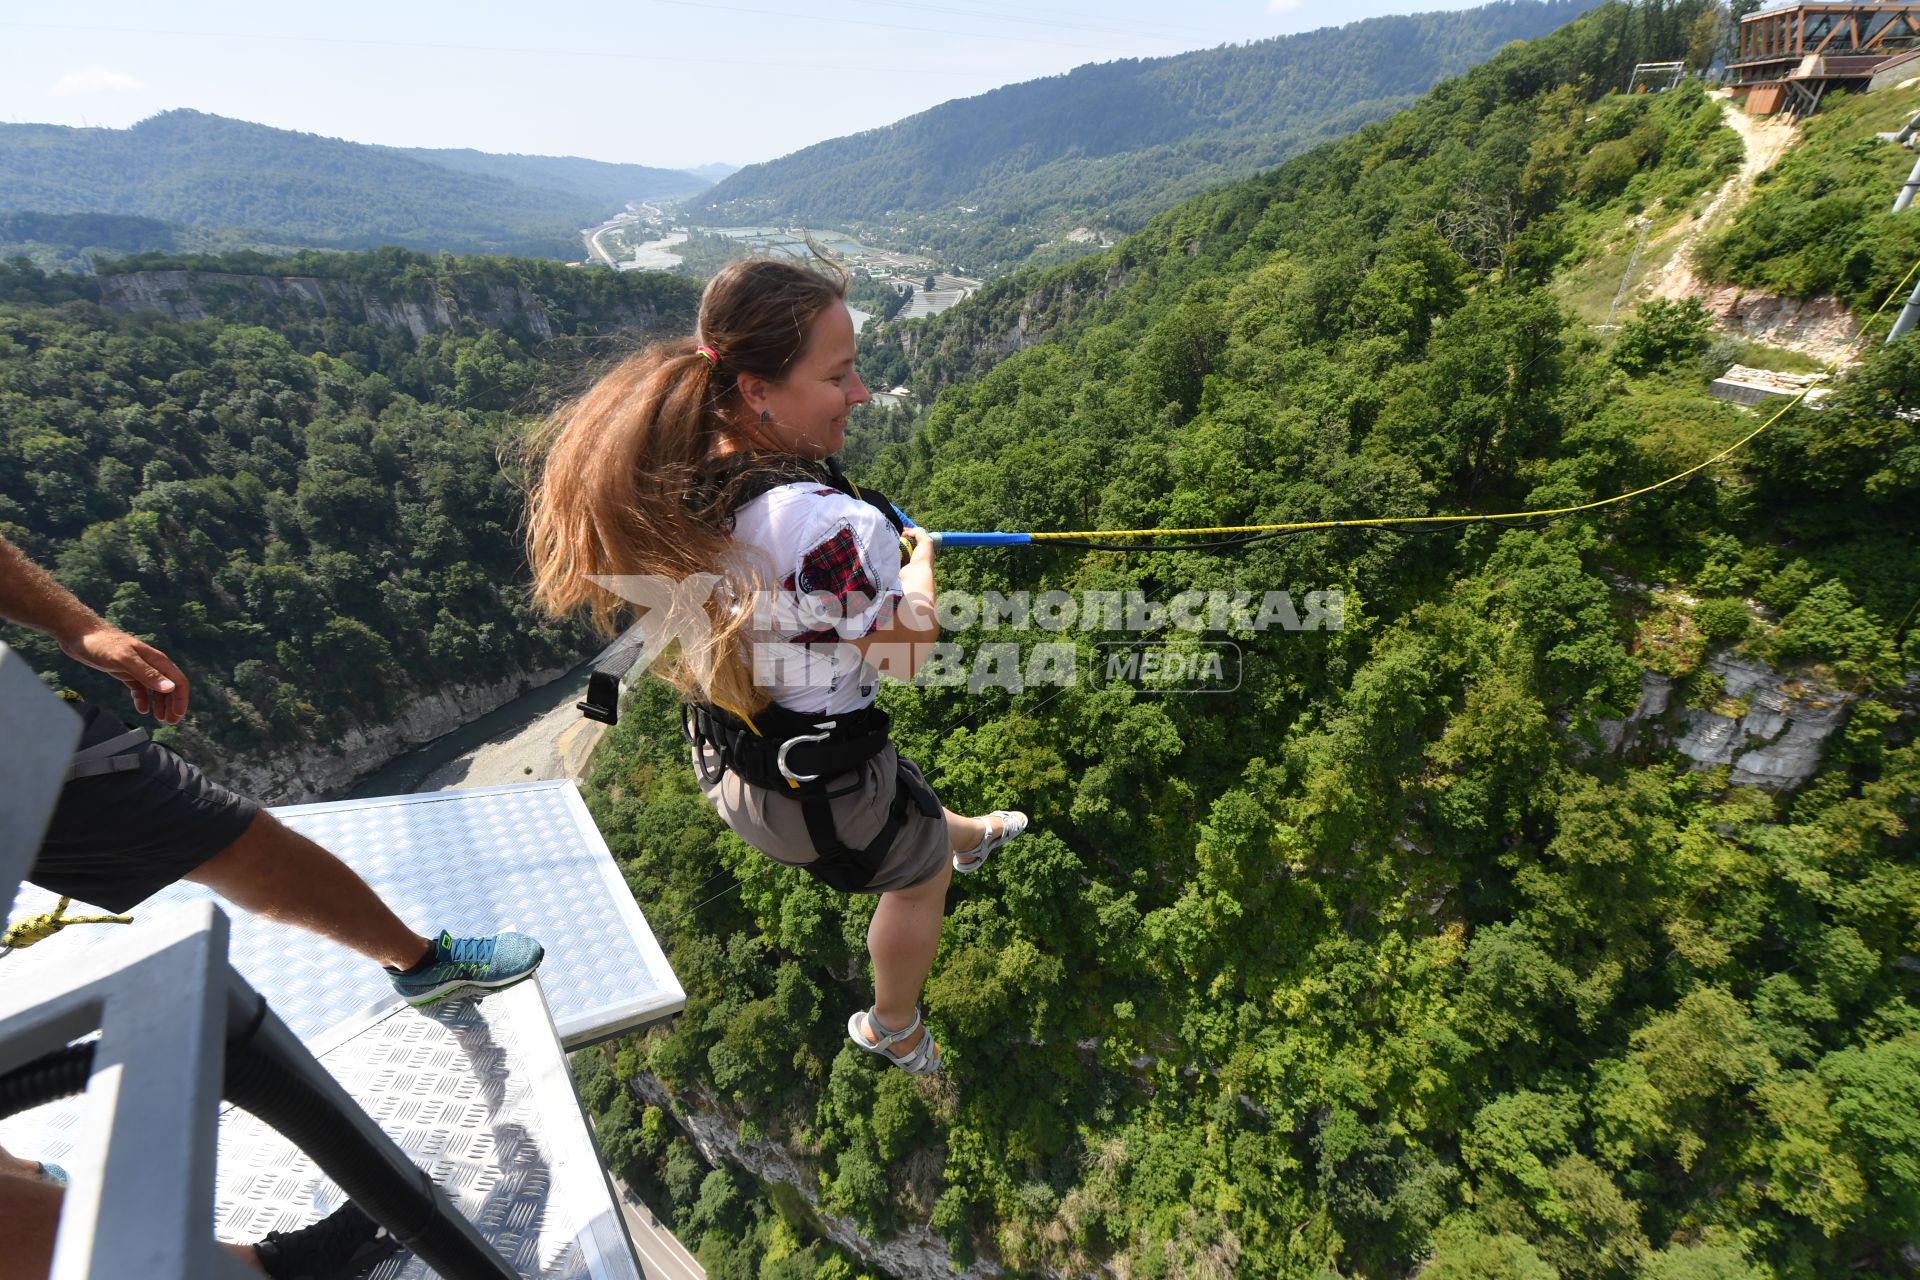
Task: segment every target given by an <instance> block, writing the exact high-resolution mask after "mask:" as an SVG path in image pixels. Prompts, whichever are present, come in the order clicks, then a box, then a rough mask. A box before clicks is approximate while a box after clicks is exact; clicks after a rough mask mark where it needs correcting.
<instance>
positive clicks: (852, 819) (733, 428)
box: [527, 258, 1027, 1075]
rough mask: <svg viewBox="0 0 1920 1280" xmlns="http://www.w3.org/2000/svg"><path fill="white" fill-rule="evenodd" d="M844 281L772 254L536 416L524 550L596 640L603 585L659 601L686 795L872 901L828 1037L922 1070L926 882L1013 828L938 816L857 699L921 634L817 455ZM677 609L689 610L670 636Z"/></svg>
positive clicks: (925, 643) (881, 510)
mask: <svg viewBox="0 0 1920 1280" xmlns="http://www.w3.org/2000/svg"><path fill="white" fill-rule="evenodd" d="M845 294H846V281H845V278H844V276H841V277H838V278H833V277H828V276H826V275H823V274H822V273H820V272H818V271H815V270H812V269H809V268H807V267H805V266H802V265H800V264H798V263H794V262H788V261H781V260H777V259H766V258H759V259H752V260H749V261H746V262H739V263H735V264H734V265H732V266H729V267H728V268H726V269H725V270H724V271H722V272H721V273H720V274H719V275H718V276H716V277H714V279H713V281H712V282H711V283H710V284H708V286H707V288H706V292H705V293H704V294H703V295H702V296H701V299H700V321H699V333H698V334H697V335H696V336H695V337H694V338H693V339H691V340H688V341H681V342H670V343H662V344H656V345H654V346H651V347H649V348H647V349H646V350H644V351H642V352H641V353H639V354H638V355H636V356H633V357H632V358H630V359H628V360H627V361H625V362H624V363H623V364H621V365H619V366H618V367H617V368H615V369H614V370H613V371H612V372H611V373H609V374H608V375H607V376H606V377H604V378H602V379H601V380H600V381H599V382H598V383H596V384H595V385H594V386H593V387H592V388H591V389H590V390H588V391H587V393H586V394H585V395H584V396H582V397H581V398H580V399H578V400H577V401H575V402H573V403H572V404H571V405H569V406H567V407H566V408H564V409H563V410H561V411H560V412H559V413H558V414H557V415H555V417H554V419H553V420H552V421H551V422H550V423H549V425H548V427H547V431H546V433H545V434H544V436H543V438H542V441H541V445H542V452H543V453H544V459H543V463H542V466H541V470H540V474H539V477H538V479H537V481H536V483H535V486H534V490H533V494H532V499H531V503H530V510H529V530H528V539H527V545H528V553H529V557H530V559H531V560H532V563H533V571H534V590H535V599H536V600H537V601H538V603H539V604H540V605H541V606H542V607H543V608H546V609H548V610H550V611H552V612H554V613H556V614H562V613H572V612H575V611H578V610H585V611H586V612H587V613H588V614H589V616H591V618H592V619H593V621H594V622H595V624H596V625H598V626H600V627H601V628H603V629H607V630H611V629H612V625H613V622H614V619H615V618H616V617H617V616H618V615H619V614H620V612H621V610H622V608H623V600H622V599H621V597H620V596H619V595H616V594H615V593H614V592H613V591H611V590H609V589H608V588H607V586H605V585H601V584H600V583H599V582H597V581H596V580H598V579H602V578H604V577H616V578H617V577H629V578H638V579H643V580H646V581H647V582H648V583H650V584H652V589H649V590H648V591H647V592H646V593H645V594H644V595H637V594H634V593H633V592H632V591H628V592H627V595H628V598H632V599H646V600H648V601H653V600H662V599H666V598H671V599H673V600H674V602H675V603H674V605H673V606H672V607H671V608H669V609H668V610H667V611H666V612H667V615H669V616H667V617H664V618H663V617H657V616H656V614H649V618H648V621H649V624H650V625H663V624H665V623H671V624H673V634H674V635H676V636H677V637H678V649H677V652H676V653H675V654H674V655H673V665H672V666H671V667H670V668H669V669H668V670H666V671H665V672H663V674H664V675H666V677H667V678H668V679H669V680H671V681H672V682H673V683H674V685H675V686H676V687H677V688H679V689H680V691H681V694H682V696H683V697H684V698H685V700H686V708H685V712H684V724H685V728H686V731H687V737H688V740H689V742H690V743H691V745H692V754H693V764H694V768H695V770H696V771H697V772H698V774H699V777H700V779H701V782H702V785H703V787H704V789H705V791H706V796H707V799H708V801H709V802H710V803H711V804H712V805H713V806H714V808H715V810H717V811H718V813H719V814H720V817H721V819H722V820H723V821H725V822H726V824H727V825H728V826H729V827H731V828H732V829H733V831H734V832H735V833H736V834H738V835H739V836H740V838H741V839H743V840H745V841H746V842H747V843H748V844H750V845H752V846H753V847H754V848H756V849H758V850H760V851H761V852H762V853H764V854H766V855H767V856H768V857H769V858H772V859H773V860H774V861H776V862H780V863H785V864H787V865H789V866H798V867H801V868H802V869H804V870H806V871H807V872H809V873H811V874H812V875H813V876H815V877H816V878H818V879H819V880H821V881H822V882H823V883H825V884H827V885H829V886H831V887H832V888H834V889H837V890H840V891H842V892H845V893H872V894H878V895H879V897H880V901H879V904H878V905H877V906H876V907H875V909H874V913H873V922H872V924H871V925H870V926H869V927H868V929H867V950H868V952H869V954H871V956H872V957H873V990H874V1004H873V1008H872V1009H870V1010H866V1011H863V1012H859V1013H855V1014H854V1015H853V1016H852V1017H851V1018H850V1019H849V1020H848V1022H847V1034H848V1036H849V1037H851V1038H852V1040H853V1043H854V1044H855V1045H857V1046H859V1047H860V1048H862V1049H865V1050H866V1051H868V1052H870V1053H876V1054H879V1055H881V1056H883V1057H885V1058H887V1059H888V1060H889V1061H890V1062H892V1063H893V1064H894V1065H895V1066H897V1067H900V1068H902V1069H904V1070H906V1071H909V1072H912V1073H914V1074H916V1075H924V1074H928V1073H931V1072H933V1071H935V1070H937V1069H938V1068H939V1065H940V1050H939V1046H937V1045H936V1044H935V1043H934V1041H933V1037H932V1036H930V1035H928V1034H927V1032H926V1029H925V1028H924V1027H923V1026H922V1025H921V1022H920V1010H919V999H920V990H921V987H922V985H923V984H924V983H925V982H926V978H927V972H928V970H930V969H931V968H932V967H933V956H934V951H935V949H936V947H937V946H938V944H939V940H940V925H941V921H942V918H943V915H944V906H945V901H946V890H947V883H948V880H949V879H950V877H951V875H952V873H953V872H956V871H957V872H959V873H961V874H962V875H967V874H971V873H973V872H975V871H978V870H979V869H980V866H981V864H982V863H983V862H985V861H986V859H987V856H988V855H989V854H991V853H992V852H993V851H994V849H996V848H997V847H998V846H999V845H1000V844H1002V843H1003V842H1005V841H1007V840H1010V839H1012V838H1013V837H1015V836H1017V835H1019V834H1020V833H1021V832H1022V831H1024V830H1025V829H1026V826H1027V819H1026V816H1025V815H1024V814H1020V813H1014V812H1010V811H1007V810H996V811H995V812H993V813H991V814H988V815H986V816H985V817H979V818H965V817H961V816H959V815H958V814H954V813H951V812H948V811H947V810H946V809H945V808H943V807H942V806H941V804H940V802H939V800H937V799H936V798H935V797H934V794H933V791H932V788H930V787H929V786H928V785H927V781H926V779H925V777H923V776H922V775H921V772H920V770H919V768H918V767H916V766H915V765H914V763H913V762H912V761H911V760H907V759H905V758H903V757H902V756H900V755H899V753H898V752H897V751H896V750H895V749H894V746H893V744H892V742H891V741H890V739H889V737H888V728H889V721H888V717H887V714H886V712H884V711H882V710H880V709H879V708H878V707H876V706H874V695H875V693H876V691H877V689H878V686H879V677H880V675H881V674H882V673H885V674H889V675H893V676H896V677H898V678H900V679H911V678H912V676H913V674H914V672H915V671H916V670H917V669H918V667H919V665H920V662H921V661H923V660H924V658H925V656H926V655H927V653H928V651H929V649H930V648H931V645H932V642H933V641H934V640H936V639H937V638H938V636H939V629H938V624H937V622H936V620H935V617H934V607H933V600H934V585H933V553H934V545H933V539H932V538H931V537H929V536H928V535H927V534H926V533H925V531H923V530H921V529H918V528H915V527H913V526H911V525H906V524H905V523H904V522H903V521H902V520H901V519H900V518H899V516H898V514H897V512H896V511H895V510H894V508H893V507H892V506H891V505H890V504H889V503H887V502H886V500H885V499H884V498H881V497H880V496H879V495H877V494H874V493H872V492H871V491H863V490H861V489H860V488H858V487H857V486H855V485H854V484H852V483H851V482H850V481H848V480H847V479H846V477H845V476H844V475H842V474H841V472H840V470H839V468H838V467H837V466H836V465H835V464H834V463H833V461H832V457H833V455H834V454H835V453H836V452H838V451H839V449H840V446H841V444H842V443H843V442H844V440H845V438H846V427H847V413H848V411H849V410H850V409H852V408H853V406H854V405H857V404H862V403H865V402H866V400H867V399H868V396H867V389H866V387H865V386H863V385H862V384H861V382H860V375H859V374H857V373H855V372H854V368H853V357H854V332H853V319H852V317H851V316H850V315H849V314H848V311H847V307H846V303H845ZM909 544H910V545H911V547H912V554H911V558H910V559H908V560H907V562H906V564H905V565H904V566H903V565H902V564H901V558H902V555H901V552H902V549H903V548H904V547H905V546H906V545H909ZM688 600H693V601H695V603H696V606H697V610H701V611H704V617H696V618H693V619H692V621H694V622H696V623H697V624H698V625H697V626H696V627H695V628H693V630H692V632H691V633H690V632H689V629H688V627H687V625H686V623H687V622H688V619H687V618H686V617H685V616H684V615H685V614H686V613H687V612H689V607H688V606H686V605H685V603H684V602H686V601H688Z"/></svg>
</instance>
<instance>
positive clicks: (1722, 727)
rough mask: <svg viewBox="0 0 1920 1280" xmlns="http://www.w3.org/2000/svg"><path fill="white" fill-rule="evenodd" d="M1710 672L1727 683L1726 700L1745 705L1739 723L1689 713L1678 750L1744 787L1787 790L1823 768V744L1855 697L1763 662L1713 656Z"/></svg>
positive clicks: (1737, 721)
mask: <svg viewBox="0 0 1920 1280" xmlns="http://www.w3.org/2000/svg"><path fill="white" fill-rule="evenodd" d="M1707 669H1708V670H1709V671H1712V672H1713V673H1714V674H1716V675H1718V676H1719V677H1720V678H1721V679H1722V680H1724V681H1725V682H1726V696H1727V697H1729V698H1735V699H1740V698H1744V699H1747V700H1748V709H1747V711H1746V713H1745V714H1744V715H1742V716H1740V717H1738V718H1737V719H1736V718H1734V717H1731V716H1724V715H1716V714H1714V713H1713V712H1711V711H1699V710H1689V711H1687V712H1686V733H1685V734H1684V735H1683V736H1682V737H1681V738H1680V740H1679V741H1678V742H1676V743H1674V750H1676V751H1678V752H1679V753H1680V754H1681V755H1684V756H1686V757H1687V758H1688V759H1689V760H1691V761H1693V762H1694V765H1695V767H1697V768H1701V769H1709V768H1712V767H1714V766H1716V765H1723V764H1730V765H1732V766H1733V772H1732V774H1731V775H1729V777H1728V781H1730V782H1732V783H1734V784H1736V785H1739V786H1759V787H1778V788H1781V789H1783V790H1784V789H1788V788H1791V787H1794V786H1797V785H1799V784H1800V783H1802V782H1804V781H1806V780H1807V779H1808V778H1811V777H1812V776H1813V775H1814V773H1815V772H1816V771H1817V770H1818V769H1819V767H1820V748H1821V744H1822V743H1824V742H1825V741H1826V740H1827V736H1828V735H1829V734H1831V733H1832V732H1833V731H1834V730H1835V729H1838V728H1839V727H1840V726H1841V724H1842V723H1843V722H1844V721H1845V720H1846V716H1847V704H1848V703H1850V702H1852V701H1853V700H1854V695H1853V694H1850V693H1847V692H1845V691H1844V690H1840V689H1835V688H1832V687H1830V686H1828V685H1824V684H1820V683H1819V682H1817V681H1813V680H1806V679H1798V678H1793V677H1783V676H1781V675H1780V674H1779V673H1777V672H1775V671H1774V670H1773V669H1772V668H1771V667H1769V666H1767V665H1766V664H1765V663H1763V662H1758V661H1753V660H1742V659H1737V658H1733V657H1730V656H1727V655H1724V654H1722V655H1716V656H1714V657H1712V658H1709V659H1708V660H1707Z"/></svg>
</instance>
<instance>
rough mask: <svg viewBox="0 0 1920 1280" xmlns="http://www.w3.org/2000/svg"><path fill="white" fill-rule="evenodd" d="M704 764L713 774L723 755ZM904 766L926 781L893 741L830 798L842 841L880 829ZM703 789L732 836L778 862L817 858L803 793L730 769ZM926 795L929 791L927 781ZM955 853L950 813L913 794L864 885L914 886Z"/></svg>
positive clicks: (875, 889) (879, 889) (837, 784)
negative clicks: (851, 787) (856, 785)
mask: <svg viewBox="0 0 1920 1280" xmlns="http://www.w3.org/2000/svg"><path fill="white" fill-rule="evenodd" d="M705 763H706V766H707V768H706V773H707V774H708V775H711V773H712V771H713V770H715V769H718V768H719V767H720V762H719V759H718V758H717V757H716V756H714V754H713V753H712V751H710V750H709V751H708V752H707V756H706V762H705ZM700 764H701V762H700V761H699V760H695V761H694V766H695V768H696V769H698V768H699V766H700ZM903 771H908V772H911V773H912V775H913V777H914V779H915V780H916V781H917V782H918V783H919V784H920V785H921V786H922V787H925V786H926V777H925V775H924V774H922V773H921V772H920V766H918V765H916V764H915V763H914V762H913V761H911V760H906V759H902V758H901V756H900V754H899V752H898V750H897V749H896V748H895V747H894V745H893V744H892V743H888V744H887V745H886V747H885V749H884V750H882V751H881V752H880V754H879V755H877V756H875V757H874V758H873V759H871V760H869V761H867V762H866V763H865V764H863V765H861V766H860V782H861V786H860V789H859V790H858V791H854V792H851V793H850V794H848V795H844V796H840V797H839V798H837V799H835V800H832V801H830V802H829V803H830V804H831V805H832V806H833V825H834V830H835V832H836V833H837V834H838V835H839V837H840V841H841V843H842V844H846V845H849V846H851V847H853V848H855V849H860V848H864V847H866V845H867V843H868V842H869V841H871V840H872V839H873V838H874V837H875V836H876V835H878V834H879V833H880V828H881V827H882V826H884V825H885V824H886V821H887V817H888V815H889V814H890V813H891V812H892V810H893V805H894V798H895V796H896V794H897V793H898V791H899V789H900V786H901V783H900V777H899V775H900V773H901V772H903ZM852 780H853V775H852V774H841V775H840V776H839V777H836V778H831V779H828V785H829V789H830V790H836V791H837V790H839V789H840V788H842V787H845V786H846V785H848V784H849V783H850V782H851V781H852ZM705 790H706V793H707V803H708V804H711V805H712V806H713V807H714V811H715V812H717V813H718V814H719V815H720V820H721V821H722V822H724V823H726V824H727V826H728V827H730V828H732V830H733V833H734V834H735V835H737V836H739V837H740V838H741V839H742V840H745V841H746V842H747V843H748V844H750V845H752V846H753V847H754V848H756V849H758V850H759V851H760V852H762V853H764V854H766V855H767V856H768V857H769V858H772V859H773V860H774V861H775V862H779V863H784V864H785V865H787V866H790V867H802V868H804V867H806V866H807V865H808V864H809V863H813V862H817V861H818V860H819V855H818V854H816V853H815V852H814V850H813V840H812V838H811V837H810V836H808V834H807V824H806V820H805V819H804V818H803V817H802V816H801V814H800V802H799V801H798V800H795V799H794V798H792V797H791V796H783V795H781V794H779V793H778V792H775V791H769V790H767V789H766V788H764V787H755V786H749V785H748V784H747V783H745V782H742V781H741V780H740V778H739V777H738V776H737V775H735V774H734V773H732V772H725V773H722V774H721V775H720V779H719V781H717V782H715V783H714V784H713V785H712V786H710V787H707V788H705ZM927 794H929V795H931V794H932V791H931V789H930V788H929V789H928V792H927ZM952 854H953V849H952V846H951V845H950V844H949V843H948V842H947V820H946V817H945V815H944V814H942V815H940V816H938V817H928V816H927V815H926V814H924V813H922V812H921V811H920V809H919V807H918V806H916V805H915V804H914V803H913V802H912V801H911V800H908V801H907V804H906V819H905V821H904V822H903V823H902V825H901V827H900V832H899V834H898V835H896V836H895V837H894V840H893V846H892V848H890V849H888V851H887V856H886V858H885V860H884V861H882V862H881V864H880V867H879V869H878V870H877V871H875V872H874V874H873V878H872V879H871V880H869V881H868V882H867V885H866V887H865V888H864V889H861V890H860V891H859V892H861V893H885V892H886V891H888V890H890V889H907V888H911V887H912V886H914V885H916V884H920V883H922V882H923V881H926V880H930V879H932V878H933V877H934V876H935V875H937V874H939V871H940V868H941V867H942V866H945V865H946V863H947V860H948V859H949V858H950V857H952Z"/></svg>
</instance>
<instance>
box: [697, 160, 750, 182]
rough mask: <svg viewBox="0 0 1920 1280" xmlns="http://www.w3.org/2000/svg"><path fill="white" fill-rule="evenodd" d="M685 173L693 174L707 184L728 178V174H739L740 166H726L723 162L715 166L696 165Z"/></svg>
mask: <svg viewBox="0 0 1920 1280" xmlns="http://www.w3.org/2000/svg"><path fill="white" fill-rule="evenodd" d="M687 172H688V173H691V174H694V175H696V176H697V177H702V178H705V179H706V180H707V181H708V182H718V181H720V179H722V178H724V177H726V176H728V175H729V174H735V173H738V172H740V166H739V165H737V164H727V163H725V162H721V163H717V164H698V165H695V166H694V167H693V168H691V169H688V170H687Z"/></svg>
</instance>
